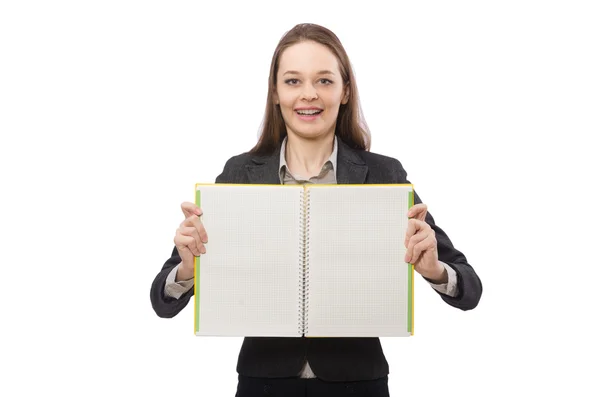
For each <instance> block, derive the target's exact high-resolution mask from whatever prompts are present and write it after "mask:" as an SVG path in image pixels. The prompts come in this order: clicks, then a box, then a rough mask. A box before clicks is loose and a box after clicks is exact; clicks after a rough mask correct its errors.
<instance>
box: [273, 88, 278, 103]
mask: <svg viewBox="0 0 600 397" xmlns="http://www.w3.org/2000/svg"><path fill="white" fill-rule="evenodd" d="M273 105H276V106H278V105H279V95H277V91H273Z"/></svg>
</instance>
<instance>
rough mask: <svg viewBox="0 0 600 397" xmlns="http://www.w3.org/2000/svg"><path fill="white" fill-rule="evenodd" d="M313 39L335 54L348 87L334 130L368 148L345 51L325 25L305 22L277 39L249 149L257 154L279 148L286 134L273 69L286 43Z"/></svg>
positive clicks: (366, 130)
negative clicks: (262, 106) (254, 140)
mask: <svg viewBox="0 0 600 397" xmlns="http://www.w3.org/2000/svg"><path fill="white" fill-rule="evenodd" d="M309 40H310V41H314V42H316V43H319V44H322V45H324V46H325V47H327V48H329V50H330V51H331V52H332V53H333V54H334V55H335V56H336V57H337V59H338V63H339V66H340V72H341V75H342V80H343V82H344V86H346V87H347V89H348V94H349V95H348V103H346V104H345V105H340V110H339V113H338V117H337V121H336V126H335V133H336V135H337V136H338V137H339V138H340V139H341V140H342V141H343V142H344V143H346V144H347V145H348V146H350V147H351V148H353V149H359V150H369V149H370V147H371V135H370V132H369V128H368V126H367V123H366V122H365V120H364V117H363V115H362V110H361V107H360V102H359V99H358V88H357V85H356V79H355V78H354V73H353V71H352V66H351V64H350V60H349V59H348V54H346V50H345V49H344V47H343V46H342V43H341V42H340V40H339V39H338V37H337V36H336V35H335V34H334V33H333V32H332V31H330V30H329V29H327V28H324V27H322V26H319V25H315V24H310V23H305V24H299V25H296V26H294V28H292V29H291V30H290V31H289V32H287V33H286V34H285V35H284V36H283V37H282V38H281V40H280V41H279V44H278V45H277V48H275V52H274V53H273V59H272V60H271V70H270V73H269V91H268V95H267V106H266V109H265V116H264V118H263V123H262V132H261V134H260V138H259V139H258V143H257V144H256V146H254V148H252V150H251V151H250V153H253V154H257V155H265V154H271V153H273V151H275V150H276V149H278V148H279V145H280V144H281V142H283V139H284V138H285V136H286V135H287V130H286V128H285V122H284V120H283V116H282V115H281V109H280V108H279V106H278V105H276V104H275V103H274V101H273V93H274V92H275V90H276V86H277V71H278V69H279V59H280V57H281V54H282V53H283V51H284V50H285V49H287V48H288V47H290V46H292V45H294V44H297V43H299V42H302V41H309Z"/></svg>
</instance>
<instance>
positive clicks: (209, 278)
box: [198, 184, 303, 336]
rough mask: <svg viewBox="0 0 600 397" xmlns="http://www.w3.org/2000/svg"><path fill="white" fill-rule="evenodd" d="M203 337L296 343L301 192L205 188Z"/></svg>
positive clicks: (201, 332)
mask: <svg viewBox="0 0 600 397" xmlns="http://www.w3.org/2000/svg"><path fill="white" fill-rule="evenodd" d="M198 188H199V189H200V190H201V201H202V210H203V213H204V215H203V216H202V222H203V224H204V226H205V228H206V231H207V234H208V244H207V245H206V250H207V253H206V254H204V255H202V256H201V260H200V282H199V293H200V311H199V313H198V315H199V320H200V321H199V323H200V324H199V326H200V327H199V328H200V329H199V332H198V334H199V335H221V336H299V335H298V317H299V310H300V307H299V299H298V296H299V293H300V287H299V282H298V280H299V271H300V270H299V265H298V263H299V259H298V258H299V255H300V253H299V242H300V241H301V238H300V236H301V216H302V215H301V208H302V201H301V200H302V194H303V193H302V188H301V187H300V188H292V187H281V186H273V187H270V186H231V185H218V184H217V185H207V186H202V185H200V186H199V187H198Z"/></svg>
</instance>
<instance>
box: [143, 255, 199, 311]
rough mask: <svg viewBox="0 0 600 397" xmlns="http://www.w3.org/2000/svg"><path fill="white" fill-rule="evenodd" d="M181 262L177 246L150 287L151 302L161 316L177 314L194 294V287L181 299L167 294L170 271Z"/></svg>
mask: <svg viewBox="0 0 600 397" xmlns="http://www.w3.org/2000/svg"><path fill="white" fill-rule="evenodd" d="M180 262H181V258H180V257H179V253H178V252H177V248H173V252H172V254H171V257H170V258H169V259H167V261H166V262H165V263H164V265H163V267H162V269H161V271H160V272H159V273H158V274H157V275H156V277H155V278H154V281H153V282H152V286H151V288H150V302H151V303H152V308H153V309H154V311H155V312H156V314H157V315H158V316H159V317H162V318H171V317H174V316H176V315H177V314H178V313H179V312H180V311H181V310H183V308H184V307H186V306H187V304H188V302H189V300H190V298H191V297H192V296H193V295H194V289H193V288H190V290H189V291H187V292H185V293H184V294H183V295H181V297H180V298H179V299H176V298H174V297H170V296H167V295H165V284H166V281H167V277H168V276H169V273H171V271H172V270H173V269H174V268H175V266H177V265H178V264H179V263H180Z"/></svg>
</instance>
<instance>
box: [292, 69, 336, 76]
mask: <svg viewBox="0 0 600 397" xmlns="http://www.w3.org/2000/svg"><path fill="white" fill-rule="evenodd" d="M286 74H301V73H300V72H297V71H295V70H288V71H287V72H285V73H284V74H283V75H284V76H285V75H286ZM317 74H330V75H332V76H335V73H333V72H332V71H331V70H319V71H318V72H317Z"/></svg>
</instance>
